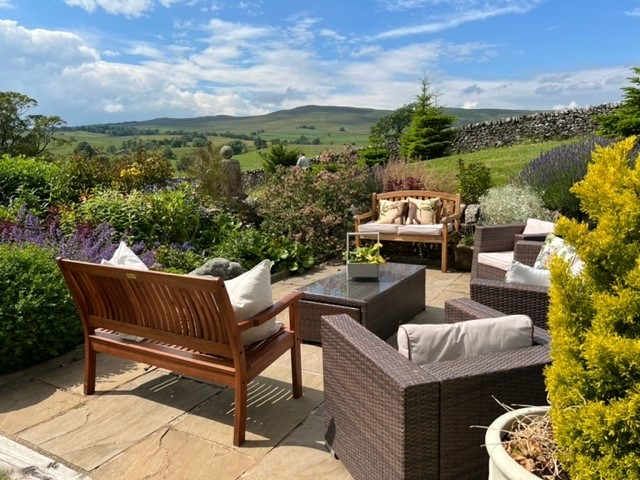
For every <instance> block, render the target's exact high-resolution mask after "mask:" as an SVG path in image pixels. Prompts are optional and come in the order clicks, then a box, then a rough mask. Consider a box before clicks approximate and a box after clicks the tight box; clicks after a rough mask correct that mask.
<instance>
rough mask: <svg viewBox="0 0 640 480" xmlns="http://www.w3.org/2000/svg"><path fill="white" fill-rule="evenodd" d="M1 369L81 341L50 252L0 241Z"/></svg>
mask: <svg viewBox="0 0 640 480" xmlns="http://www.w3.org/2000/svg"><path fill="white" fill-rule="evenodd" d="M0 291H2V295H1V296H0V373H6V372H10V371H14V370H17V369H20V368H24V367H28V366H30V365H35V364H37V363H40V362H43V361H45V360H48V359H50V358H53V357H55V356H57V355H60V354H62V353H65V352H67V351H69V350H71V349H73V348H74V347H76V346H77V345H80V344H81V343H82V326H81V323H80V319H79V318H78V314H77V312H76V309H75V306H74V304H73V301H72V299H71V296H70V294H69V289H68V288H67V285H66V283H65V282H64V279H63V278H62V274H61V273H60V270H59V269H58V266H57V265H56V263H55V260H54V253H53V252H52V251H51V250H47V249H43V248H41V247H38V246H36V245H31V244H25V245H21V246H18V245H5V244H0Z"/></svg>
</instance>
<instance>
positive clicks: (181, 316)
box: [58, 259, 242, 358]
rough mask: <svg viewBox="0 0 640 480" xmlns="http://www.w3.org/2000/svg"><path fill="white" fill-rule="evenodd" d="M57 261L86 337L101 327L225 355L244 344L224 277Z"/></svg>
mask: <svg viewBox="0 0 640 480" xmlns="http://www.w3.org/2000/svg"><path fill="white" fill-rule="evenodd" d="M58 265H59V266H60V269H61V271H62V274H63V275H64V277H65V279H66V281H67V284H68V285H69V289H70V291H71V294H72V296H73V297H74V300H75V302H76V306H77V308H78V313H79V314H80V318H81V320H82V323H83V327H84V330H85V335H92V334H93V333H94V332H95V329H96V328H104V329H107V330H114V331H116V332H120V333H124V334H129V335H136V336H140V337H144V338H146V339H149V340H154V341H158V342H165V343H170V344H175V345H180V346H182V347H185V348H187V349H193V350H198V351H200V352H202V353H208V354H212V355H218V356H223V357H226V358H234V357H236V356H237V354H238V352H239V351H240V350H241V348H242V347H241V342H240V333H239V329H238V325H237V323H236V320H235V314H234V312H233V307H232V306H231V302H230V300H229V295H228V293H227V290H226V288H225V285H224V281H223V280H222V279H219V278H213V277H197V276H187V275H175V274H170V273H162V272H154V271H145V270H136V269H130V268H124V267H119V266H108V265H97V264H90V263H85V262H78V261H73V260H67V259H58ZM234 351H235V355H234Z"/></svg>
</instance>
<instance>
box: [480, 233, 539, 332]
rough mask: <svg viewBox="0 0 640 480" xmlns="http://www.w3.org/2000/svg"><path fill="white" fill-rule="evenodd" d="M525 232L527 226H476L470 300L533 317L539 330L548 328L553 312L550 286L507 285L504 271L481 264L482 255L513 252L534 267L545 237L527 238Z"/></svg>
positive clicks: (516, 257) (515, 256) (502, 310)
mask: <svg viewBox="0 0 640 480" xmlns="http://www.w3.org/2000/svg"><path fill="white" fill-rule="evenodd" d="M523 229H524V224H511V225H497V226H479V227H476V233H475V243H474V247H473V249H474V251H473V263H472V264H471V283H470V288H469V290H470V297H471V298H472V299H473V300H475V301H476V302H479V303H482V304H484V305H487V306H489V307H491V308H493V309H495V310H498V311H500V312H503V313H504V314H507V315H514V314H520V313H522V314H525V315H529V316H530V317H531V320H533V323H534V324H535V325H536V326H537V327H540V328H545V329H546V328H547V312H548V310H549V289H548V288H547V287H541V286H538V285H525V284H522V283H507V282H505V280H504V277H505V273H506V272H505V271H504V270H501V269H499V268H495V267H493V266H490V265H485V264H482V263H479V262H478V255H479V254H480V253H482V252H499V251H505V250H508V249H512V250H513V259H514V260H516V261H518V262H520V263H524V264H525V265H529V266H533V264H534V263H535V260H536V258H537V257H538V253H539V252H540V248H541V247H542V245H543V240H544V236H542V235H524V234H522V230H523ZM532 239H533V240H532Z"/></svg>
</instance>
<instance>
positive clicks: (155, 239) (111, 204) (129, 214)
mask: <svg viewBox="0 0 640 480" xmlns="http://www.w3.org/2000/svg"><path fill="white" fill-rule="evenodd" d="M214 215H215V212H213V211H209V210H206V209H205V208H204V207H203V205H201V204H200V200H199V197H198V196H197V194H196V192H195V190H194V189H193V187H192V186H191V185H189V184H188V183H183V184H180V185H178V186H177V187H176V188H174V187H165V188H159V189H157V190H154V191H150V192H142V191H140V190H133V191H132V192H130V193H128V194H125V193H123V192H120V191H117V190H114V189H105V190H99V191H97V192H95V193H94V194H93V195H90V196H89V197H87V199H86V200H85V201H84V202H82V203H80V204H78V205H77V206H75V207H74V208H73V209H70V210H66V211H64V212H63V223H64V225H66V226H73V225H76V224H78V223H88V224H91V225H99V224H100V223H107V224H109V225H111V226H112V227H113V228H114V229H115V231H116V232H117V233H118V235H119V236H121V237H126V238H128V239H130V241H131V242H143V243H145V244H147V245H153V244H154V243H161V244H171V243H178V244H180V243H184V242H190V243H192V244H194V246H197V247H198V248H205V247H208V246H210V245H211V243H212V242H213V241H215V239H216V232H214V231H213V230H212V228H213V227H212V218H211V217H212V216H214Z"/></svg>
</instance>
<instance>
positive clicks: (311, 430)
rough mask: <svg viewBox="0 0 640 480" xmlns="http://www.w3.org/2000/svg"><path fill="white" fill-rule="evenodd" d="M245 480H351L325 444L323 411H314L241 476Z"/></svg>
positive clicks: (319, 409) (320, 409)
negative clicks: (281, 479) (282, 479)
mask: <svg viewBox="0 0 640 480" xmlns="http://www.w3.org/2000/svg"><path fill="white" fill-rule="evenodd" d="M240 478H241V479H243V480H271V479H276V478H278V479H280V478H286V479H291V480H295V479H301V480H302V479H308V480H351V479H352V478H353V477H352V476H351V475H350V474H349V472H348V471H347V469H346V468H345V467H344V465H343V464H342V463H341V462H340V461H339V460H337V459H336V458H335V457H334V456H333V455H331V454H330V453H329V451H328V450H327V449H326V447H325V444H324V424H323V419H322V408H321V407H320V408H318V409H316V410H314V411H313V412H312V413H311V414H310V415H309V416H308V417H307V419H306V420H305V421H304V423H303V424H302V425H300V426H299V427H298V428H296V429H295V430H294V431H293V432H292V433H291V435H289V436H288V437H287V438H285V439H284V440H283V441H282V443H281V444H280V445H278V448H275V449H273V450H271V451H270V452H269V453H268V454H267V455H265V456H264V458H262V459H261V460H260V462H259V463H258V464H257V465H256V466H255V467H253V468H252V469H250V470H249V471H248V472H247V473H245V474H244V475H242V477H240Z"/></svg>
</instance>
